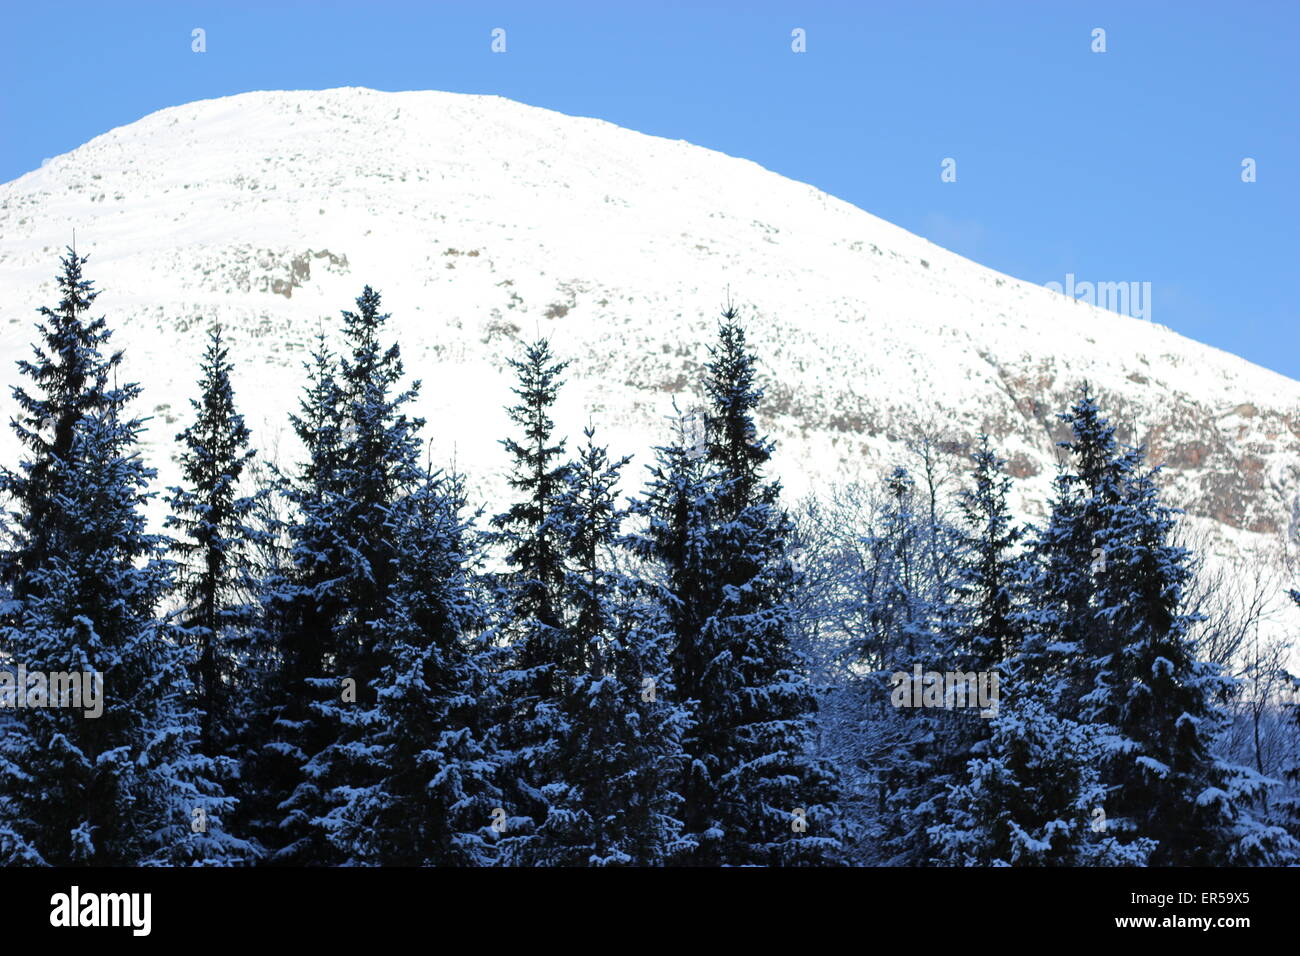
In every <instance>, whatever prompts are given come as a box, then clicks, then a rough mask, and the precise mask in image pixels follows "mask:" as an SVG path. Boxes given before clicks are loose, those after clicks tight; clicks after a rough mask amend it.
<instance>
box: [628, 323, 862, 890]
mask: <svg viewBox="0 0 1300 956" xmlns="http://www.w3.org/2000/svg"><path fill="white" fill-rule="evenodd" d="M711 356H712V359H711V361H710V363H709V365H708V374H707V377H706V387H707V390H708V398H709V408H708V410H707V412H706V413H705V416H704V419H705V433H706V441H705V447H706V449H707V451H706V454H705V455H704V456H703V459H702V460H700V461H699V462H697V463H695V464H698V465H699V466H700V470H701V471H702V474H692V472H693V470H694V469H693V467H692V462H691V458H692V454H693V452H688V451H687V450H686V449H682V448H674V449H669V450H667V451H661V452H660V465H659V468H658V469H657V471H656V473H655V474H654V476H653V478H652V481H651V483H650V486H649V487H648V488H647V490H646V493H645V500H644V501H643V502H642V504H641V506H640V510H641V511H642V513H643V514H645V515H647V516H648V517H649V519H650V520H649V522H648V524H647V528H646V529H645V531H644V533H643V534H642V536H641V543H640V546H639V550H640V551H641V553H642V554H643V556H645V557H647V558H651V559H653V560H655V561H657V562H659V563H660V564H661V565H662V566H663V568H664V578H665V582H666V586H667V588H668V595H667V598H668V602H669V605H668V611H669V619H670V621H671V624H672V630H673V640H674V644H675V648H674V654H673V673H674V683H675V685H676V688H677V693H678V695H679V696H680V697H681V698H682V699H683V700H685V701H687V702H688V705H689V706H690V707H691V708H692V713H691V718H692V725H691V728H690V729H689V730H688V731H687V734H686V737H685V741H684V746H685V749H686V751H687V755H688V758H689V764H688V766H687V770H686V774H685V776H684V779H683V781H682V783H681V785H680V792H681V795H682V797H683V800H684V803H683V811H682V813H683V822H684V824H685V827H684V834H685V836H686V838H687V839H688V840H690V841H692V842H693V844H694V846H693V847H692V849H691V850H690V851H689V852H687V853H685V854H683V855H682V857H681V858H680V859H681V862H683V863H686V864H691V865H720V864H721V865H791V864H800V863H815V862H822V861H825V860H827V859H829V858H830V857H832V856H833V855H834V854H835V853H836V852H837V850H838V847H839V841H838V840H837V839H836V837H835V835H834V832H835V829H834V828H835V820H834V801H835V788H834V780H833V776H832V774H831V772H830V770H829V768H828V767H827V766H826V765H825V763H824V762H822V761H820V760H818V759H816V758H814V757H813V755H812V754H811V743H812V734H813V724H812V722H813V715H814V710H815V701H814V698H813V696H812V693H811V690H810V686H809V683H808V678H807V662H806V661H805V660H803V659H802V657H801V655H799V654H798V653H797V652H796V651H795V649H794V648H793V647H792V643H791V639H792V636H793V632H794V622H793V609H792V607H791V605H790V603H789V595H790V590H791V587H792V583H793V580H794V576H795V572H794V570H793V568H792V566H791V563H790V560H789V554H788V551H789V541H790V534H791V522H790V519H789V517H788V516H787V515H786V513H785V512H784V510H783V509H782V508H781V506H780V503H779V497H780V488H779V485H778V484H777V483H776V482H774V481H768V480H767V478H766V476H765V475H764V473H763V466H764V465H765V464H766V462H767V461H768V459H769V458H770V457H771V452H772V446H771V443H770V442H769V441H767V440H766V439H763V438H761V437H760V436H759V435H758V433H757V429H756V428H755V425H754V421H753V413H754V410H755V408H756V407H757V406H758V404H759V403H760V401H761V399H762V389H761V388H760V387H759V386H758V384H757V381H756V376H755V367H754V366H755V363H754V358H753V356H752V355H751V354H750V352H749V350H748V348H747V346H746V343H745V334H744V331H743V329H742V328H741V326H740V325H739V323H737V322H736V313H735V311H734V310H732V309H730V308H728V309H727V311H726V312H724V313H723V322H722V323H721V324H720V327H719V341H718V344H717V346H715V347H713V348H712V349H711ZM683 492H684V493H685V494H687V495H689V496H691V498H690V499H689V500H687V499H683V497H682V493H683Z"/></svg>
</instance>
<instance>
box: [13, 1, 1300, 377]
mask: <svg viewBox="0 0 1300 956" xmlns="http://www.w3.org/2000/svg"><path fill="white" fill-rule="evenodd" d="M0 25H2V26H3V30H2V31H0V91H2V92H0V133H2V134H3V135H0V181H8V180H10V179H13V178H14V177H16V176H19V175H21V174H22V173H24V172H26V171H28V170H30V169H33V168H35V167H37V166H39V165H40V163H41V160H42V159H43V158H45V157H47V156H53V155H56V154H58V153H61V152H65V151H67V150H70V149H73V148H75V147H76V146H78V145H80V144H81V143H83V142H85V141H86V140H88V139H90V138H91V137H92V136H95V135H97V134H99V133H101V132H104V131H105V130H108V129H111V128H112V127H114V126H120V125H122V124H125V123H130V122H132V121H134V120H137V119H139V118H140V117H142V116H144V115H146V114H147V113H150V112H152V111H154V110H157V109H161V108H163V107H166V106H174V105H176V104H179V103H184V102H188V101H190V100H196V99H204V98H208V97H214V96H223V95H227V94H231V93H239V92H245V91H248V90H259V89H321V88H327V87H334V86H369V87H374V88H376V89H382V90H406V89H442V90H453V91H458V92H467V93H496V94H500V95H502V96H507V97H510V98H512V99H517V100H521V101H523V102H526V103H530V104H532V105H535V106H542V107H547V108H550V109H555V110H559V111H561V112H564V113H570V114H575V115H583V116H597V117H600V118H602V119H606V120H610V121H611V122H614V123H618V124H619V125H622V126H626V127H629V128H632V129H636V130H640V131H642V132H646V133H652V134H655V135H660V136H666V137H670V138H674V139H685V140H688V141H690V142H693V143H698V144H700V145H703V146H708V147H710V148H713V149H718V150H721V151H723V152H725V153H729V154H732V155H735V156H743V157H745V158H747V159H752V160H754V161H756V162H758V163H760V164H762V165H763V166H766V167H768V168H769V169H772V170H775V171H776V172H779V173H781V174H783V175H785V176H789V177H791V178H793V179H798V180H801V181H804V182H808V183H812V184H813V185H815V186H817V187H819V188H821V189H824V190H826V191H827V192H830V193H832V194H834V195H836V196H839V197H841V198H842V199H845V200H848V201H849V202H852V203H854V204H855V205H857V206H860V207H862V208H863V209H866V210H868V211H869V212H871V213H874V214H875V215H877V216H880V217H882V218H884V219H888V220H890V221H891V222H895V223H898V224H899V225H901V226H903V227H904V228H906V229H909V230H911V231H912V232H916V233H919V234H920V235H923V236H926V237H927V238H929V239H931V240H933V241H935V242H936V243H939V244H940V245H943V246H946V247H948V248H950V249H953V250H954V251H956V252H959V253H961V254H963V255H966V256H969V257H970V258H972V259H975V260H977V261H979V262H982V263H984V264H986V265H988V266H991V267H993V268H995V269H998V270H1001V271H1003V272H1006V273H1009V274H1011V275H1014V276H1018V277H1020V278H1024V279H1028V280H1030V281H1033V282H1039V283H1043V282H1048V281H1058V282H1063V281H1064V278H1065V275H1066V274H1067V273H1073V274H1074V275H1075V276H1076V279H1077V280H1079V281H1083V280H1091V281H1106V282H1120V281H1134V282H1150V283H1151V284H1152V285H1151V288H1152V312H1151V318H1153V319H1154V320H1155V321H1157V322H1160V323H1162V324H1165V325H1168V326H1170V327H1172V328H1174V329H1176V330H1178V331H1179V332H1182V333H1183V334H1185V335H1188V336H1191V337H1193V338H1196V339H1199V340H1201V341H1204V342H1208V343H1210V344H1212V345H1216V346H1218V347H1220V348H1223V349H1226V350H1228V351H1231V352H1235V353H1237V354H1239V355H1242V356H1244V357H1246V358H1248V359H1250V360H1252V361H1254V362H1257V363H1259V364H1261V365H1264V366H1267V367H1269V368H1273V369H1276V370H1278V371H1280V372H1283V373H1285V374H1288V375H1290V376H1292V377H1296V378H1300V348H1296V347H1292V343H1293V342H1294V341H1295V339H1296V334H1295V333H1296V332H1297V330H1300V305H1298V304H1297V296H1296V286H1297V283H1298V282H1300V105H1298V104H1300V3H1297V2H1295V0H1246V2H1226V0H1221V2H1215V3H1207V2H1195V0H1190V2H1189V0H1181V2H1153V0H1128V2H1124V3H1108V2H1089V3H1078V2H1068V0H1054V2H1046V0H1037V2H1028V0H1025V2H1021V0H981V2H972V0H951V2H929V0H917V2H890V3H876V2H838V3H768V2H762V0H732V2H728V3H718V2H707V0H705V2H691V3H685V2H675V0H656V2H653V3H648V2H646V3H631V2H628V3H623V2H611V0H604V2H582V3H563V2H547V0H530V2H525V3H439V2H432V3H431V2H425V3H398V2H383V0H371V2H352V3H330V2H318V3H286V2H276V0H268V2H264V3H252V2H226V3H180V2H167V3H164V2H156V3H114V4H106V3H102V2H98V3H80V2H70V3H60V4H58V5H50V4H24V5H22V6H18V5H17V4H7V5H6V6H5V7H4V8H3V12H2V13H0ZM195 27H202V28H203V29H204V30H205V31H206V34H207V51H206V52H205V53H203V54H201V55H200V54H195V53H193V52H192V51H191V30H192V29H193V28H195ZM497 27H500V28H503V29H505V30H506V53H504V54H494V53H492V51H491V49H490V43H491V31H492V30H493V29H494V28H497ZM1099 27H1100V28H1102V29H1104V30H1105V31H1106V52H1105V53H1094V52H1093V51H1092V49H1091V46H1092V44H1093V37H1092V31H1093V30H1094V29H1095V28H1099ZM795 28H801V29H803V30H804V31H806V45H807V51H806V52H805V53H801V54H796V53H793V52H792V50H791V31H792V30H793V29H795ZM948 157H951V158H953V159H955V160H956V162H957V167H956V169H957V181H956V182H950V183H945V182H941V179H940V171H941V169H940V164H941V162H942V160H943V159H945V158H948ZM1247 157H1249V158H1252V159H1254V160H1255V161H1256V164H1257V167H1256V168H1257V181H1256V182H1253V183H1243V182H1242V179H1241V163H1242V160H1243V159H1245V158H1247ZM2 241H3V237H0V242H2ZM1116 347H1117V348H1122V347H1123V344H1122V343H1117V344H1116Z"/></svg>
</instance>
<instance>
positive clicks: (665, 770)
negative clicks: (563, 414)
mask: <svg viewBox="0 0 1300 956" xmlns="http://www.w3.org/2000/svg"><path fill="white" fill-rule="evenodd" d="M593 436H594V430H593V429H592V428H590V427H589V428H588V429H587V431H586V439H587V441H586V444H585V445H584V446H583V448H582V450H581V452H580V454H579V456H578V458H577V459H576V460H575V461H574V462H572V463H571V467H570V469H569V473H568V475H567V480H566V484H565V488H564V490H563V491H562V492H561V493H560V495H559V500H558V501H557V505H556V511H557V514H558V516H559V519H560V520H559V528H560V536H561V539H562V540H563V542H564V557H565V559H566V566H565V578H564V583H563V596H564V600H565V605H566V610H567V618H568V624H567V629H568V633H569V634H570V635H571V636H572V638H573V639H574V640H575V642H576V644H577V646H578V648H579V649H580V651H581V655H582V659H581V661H580V663H579V664H578V668H577V670H576V671H575V672H573V673H571V674H565V675H564V677H565V678H566V686H565V687H564V689H563V693H562V700H563V702H564V708H565V716H566V721H565V724H566V732H565V734H564V736H563V737H562V738H561V739H560V740H559V741H558V747H557V761H558V764H559V765H560V766H562V767H564V768H565V769H566V773H565V776H564V783H563V785H564V787H565V789H563V790H557V791H555V792H554V799H553V800H552V806H551V810H550V812H549V814H548V816H547V819H546V820H545V821H544V822H543V823H542V825H541V826H540V827H539V831H538V834H539V837H540V840H541V841H542V842H544V843H545V844H546V847H547V851H548V852H547V857H548V860H549V862H552V863H556V864H561V865H563V864H568V865H592V866H609V865H635V866H651V865H661V864H663V863H664V862H666V861H668V860H670V859H671V858H672V857H673V856H674V855H675V854H677V853H679V852H680V850H681V849H682V847H683V844H682V841H681V838H680V835H679V834H680V828H681V823H680V821H679V820H678V819H677V817H676V813H677V810H678V805H679V803H680V796H679V795H678V794H677V793H676V792H675V791H674V789H673V787H674V786H675V784H676V782H677V777H678V775H679V774H680V772H681V770H682V767H683V764H684V754H683V752H682V750H681V735H682V731H683V729H684V727H685V724H686V721H687V715H686V711H685V708H683V707H682V706H681V705H680V704H679V703H676V702H675V701H674V700H673V697H674V689H673V685H672V675H671V673H670V671H669V668H668V642H669V636H670V635H669V632H668V629H667V627H666V621H665V620H664V619H663V616H662V614H661V612H660V611H659V608H658V607H657V606H656V605H655V604H654V603H653V601H652V600H651V594H650V592H649V591H648V590H647V588H646V587H645V586H644V584H643V582H641V581H640V580H638V578H637V577H636V576H634V575H632V574H629V573H627V572H626V571H623V570H621V569H620V567H619V566H620V564H622V563H624V561H623V556H622V555H621V553H620V552H621V540H620V530H621V526H622V522H623V519H624V517H625V511H624V509H623V508H621V507H620V506H619V505H618V502H617V493H618V482H619V473H620V471H621V469H622V468H623V466H624V465H626V463H627V462H628V461H629V459H628V458H623V459H621V460H619V461H611V460H610V459H609V456H608V452H607V451H606V449H605V448H604V447H602V446H600V445H597V444H596V443H595V441H594V437H593Z"/></svg>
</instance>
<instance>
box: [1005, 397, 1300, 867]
mask: <svg viewBox="0 0 1300 956" xmlns="http://www.w3.org/2000/svg"><path fill="white" fill-rule="evenodd" d="M1062 418H1063V420H1064V421H1065V422H1067V423H1068V424H1069V425H1070V426H1071V430H1072V433H1073V434H1072V438H1071V439H1070V440H1069V441H1066V442H1063V443H1062V445H1063V447H1065V448H1066V449H1067V450H1068V451H1069V452H1070V453H1071V459H1072V463H1073V465H1074V470H1073V471H1072V472H1067V473H1066V474H1065V475H1064V476H1063V478H1062V480H1061V481H1060V482H1058V499H1057V500H1056V502H1054V508H1053V513H1052V516H1051V519H1050V521H1049V524H1048V527H1047V528H1046V529H1045V531H1044V532H1043V535H1042V537H1041V538H1040V540H1039V541H1038V542H1037V545H1036V551H1037V553H1038V555H1039V557H1040V559H1041V560H1042V562H1043V563H1042V575H1041V578H1040V580H1039V581H1037V582H1035V591H1034V593H1035V594H1036V595H1037V596H1038V597H1039V599H1040V601H1041V602H1042V603H1041V605H1040V607H1041V608H1042V613H1040V615H1039V617H1038V620H1037V623H1038V625H1039V626H1040V627H1041V628H1043V629H1044V630H1045V633H1041V634H1039V635H1037V640H1036V641H1033V642H1030V641H1028V640H1027V644H1029V646H1030V647H1031V648H1033V649H1034V650H1035V652H1036V654H1037V656H1036V657H1031V658H1029V659H1028V660H1027V661H1026V663H1027V664H1029V665H1031V666H1032V665H1034V664H1036V663H1037V662H1038V661H1041V660H1047V661H1049V662H1053V661H1054V663H1049V667H1048V672H1049V673H1051V672H1053V671H1059V672H1060V674H1061V677H1062V682H1061V684H1060V687H1061V689H1062V693H1061V696H1060V697H1059V698H1058V701H1057V707H1058V708H1059V709H1058V713H1060V714H1062V715H1064V716H1067V717H1072V718H1074V719H1077V720H1080V721H1082V722H1087V723H1092V724H1096V725H1098V726H1100V727H1104V728H1108V733H1107V735H1106V738H1105V747H1106V750H1105V757H1104V760H1103V761H1102V764H1101V771H1102V783H1103V784H1104V785H1105V786H1106V787H1107V788H1108V790H1109V795H1108V797H1107V802H1106V805H1105V807H1104V811H1105V813H1106V816H1107V826H1108V830H1109V832H1111V833H1112V834H1113V835H1114V836H1115V837H1116V838H1117V839H1119V840H1121V841H1127V840H1130V839H1132V838H1134V837H1149V838H1152V839H1154V840H1156V841H1157V845H1156V848H1155V849H1154V851H1153V852H1152V853H1151V857H1150V862H1151V863H1152V865H1157V866H1186V865H1198V864H1199V865H1223V864H1231V863H1254V862H1266V861H1268V860H1271V859H1274V858H1275V856H1276V854H1278V853H1281V852H1285V849H1286V846H1287V845H1289V841H1288V840H1287V839H1286V834H1285V833H1284V832H1283V831H1281V830H1280V829H1279V828H1276V827H1268V826H1265V825H1263V824H1261V823H1260V822H1259V821H1257V820H1255V819H1254V818H1253V816H1252V815H1251V814H1250V813H1249V811H1248V810H1247V804H1248V803H1249V802H1250V801H1251V800H1253V799H1254V798H1255V797H1256V796H1258V794H1259V793H1260V790H1261V788H1262V787H1263V786H1264V785H1265V782H1264V781H1263V779H1262V778H1260V777H1259V776H1258V775H1257V774H1255V773H1254V772H1253V771H1251V770H1249V769H1247V768H1244V767H1235V766H1229V765H1228V764H1226V763H1225V762H1222V761H1220V760H1218V759H1216V758H1215V757H1214V755H1213V754H1212V751H1211V748H1212V743H1213V741H1214V738H1215V735H1216V734H1217V733H1219V731H1220V730H1221V729H1222V725H1223V721H1224V714H1223V711H1222V709H1221V702H1222V701H1223V700H1224V699H1225V698H1226V696H1227V695H1228V694H1229V693H1230V692H1231V683H1230V681H1229V680H1228V679H1227V678H1225V677H1224V676H1223V675H1222V674H1221V673H1220V671H1219V669H1218V668H1217V667H1216V666H1214V665H1211V664H1209V663H1206V662H1202V661H1198V660H1197V659H1196V656H1195V649H1194V647H1193V645H1192V641H1191V640H1190V638H1189V629H1190V627H1191V625H1192V624H1193V622H1194V618H1193V616H1192V615H1190V614H1188V613H1187V612H1186V611H1185V609H1184V589H1185V587H1186V585H1187V581H1188V577H1189V574H1190V571H1189V555H1188V553H1187V552H1186V550H1185V549H1183V548H1181V547H1178V546H1176V545H1175V544H1173V543H1172V535H1173V532H1174V528H1175V521H1176V512H1175V511H1174V510H1173V509H1172V508H1169V507H1168V506H1166V505H1164V504H1162V503H1161V502H1160V500H1159V496H1158V492H1157V488H1156V484H1155V472H1144V471H1143V470H1142V467H1141V462H1142V454H1141V452H1140V451H1138V450H1127V451H1120V450H1119V449H1118V446H1117V443H1116V441H1115V438H1114V428H1113V427H1112V426H1111V425H1110V424H1109V423H1108V422H1107V421H1106V420H1105V419H1104V418H1103V417H1102V416H1101V414H1100V412H1099V410H1098V408H1097V405H1096V402H1095V401H1094V399H1093V397H1092V395H1091V394H1090V393H1089V392H1088V390H1087V389H1086V387H1085V389H1084V392H1083V394H1082V395H1081V397H1080V398H1079V400H1078V401H1077V402H1076V403H1075V405H1074V406H1073V408H1072V409H1071V411H1070V412H1069V413H1067V414H1065V415H1063V416H1062ZM1040 670H1041V668H1040ZM1028 673H1032V670H1031V671H1029V672H1028Z"/></svg>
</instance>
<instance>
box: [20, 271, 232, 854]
mask: <svg viewBox="0 0 1300 956" xmlns="http://www.w3.org/2000/svg"><path fill="white" fill-rule="evenodd" d="M84 261H85V260H84V258H81V259H79V258H78V257H76V256H75V254H70V255H69V256H68V257H67V258H65V259H64V260H63V265H64V273H63V275H62V277H61V279H60V285H61V287H62V288H63V289H64V292H65V299H64V304H63V305H62V306H61V307H60V308H59V309H58V310H45V311H44V313H43V314H45V315H46V318H47V322H46V323H45V324H44V325H43V326H41V332H42V336H43V339H44V342H43V345H42V346H41V347H38V348H37V349H36V353H37V356H38V359H39V360H38V362H36V363H20V370H21V372H22V373H23V374H24V375H26V376H27V377H28V378H30V379H31V380H32V382H33V387H34V391H33V392H27V391H25V390H23V389H16V390H15V392H16V394H17V395H18V398H19V402H20V405H21V407H22V408H23V410H24V414H23V416H22V418H20V419H19V420H17V421H15V422H14V423H13V426H14V428H15V431H16V432H17V434H18V436H19V438H20V440H21V441H22V442H23V443H24V444H25V445H26V447H27V449H28V457H26V458H25V459H24V460H23V462H22V464H21V471H20V473H19V474H17V475H15V474H13V473H7V475H6V483H7V485H8V487H9V488H10V489H11V491H13V492H14V493H15V494H16V497H17V503H18V506H19V527H20V531H19V533H18V536H17V542H16V543H17V550H18V561H17V562H16V564H15V566H14V573H15V578H14V585H15V588H14V590H15V592H16V593H17V595H19V596H18V598H17V600H15V601H12V602H11V605H10V609H9V610H10V615H9V618H8V623H6V625H5V628H4V631H5V634H4V640H3V643H4V646H5V647H6V649H7V650H8V652H9V653H10V654H11V655H12V657H13V660H14V661H15V662H17V664H19V665H21V666H22V667H24V668H25V669H26V670H27V672H28V673H29V674H30V673H37V672H40V673H43V674H45V675H47V680H49V676H48V675H52V674H55V673H62V674H74V675H77V676H78V678H79V680H80V683H81V700H80V702H79V703H80V704H81V706H70V705H72V704H75V703H77V702H76V701H74V700H68V699H64V697H63V695H62V694H61V693H60V694H57V695H56V699H50V698H48V697H47V698H46V699H44V700H41V699H31V698H29V699H28V701H27V703H28V705H29V706H28V707H24V708H21V709H17V710H15V711H14V713H13V715H12V717H11V720H10V721H9V724H8V726H7V727H6V729H5V733H4V734H3V735H0V862H4V863H9V864H46V865H74V864H89V865H119V866H131V865H144V864H155V863H203V864H229V863H234V862H240V861H245V860H248V859H250V858H252V857H253V856H254V855H255V854H256V850H255V848H254V847H253V846H251V845H250V844H248V843H246V842H245V841H243V840H239V839H236V838H234V837H232V836H231V835H230V834H229V833H228V832H227V831H226V829H225V827H224V826H223V821H224V820H226V819H228V818H229V815H230V812H231V810H232V808H233V804H234V800H233V798H231V797H229V796H227V795H226V794H225V793H223V791H222V789H221V787H220V786H219V785H218V784H217V783H215V782H214V781H213V774H212V770H213V767H212V764H211V761H210V760H208V759H207V758H206V757H204V756H203V755H202V754H200V753H198V752H197V749H196V748H197V736H198V726H197V720H196V716H195V714H194V712H193V711H192V710H191V709H190V706H189V698H190V695H191V688H190V685H189V681H188V677H187V673H186V671H187V666H188V664H189V661H188V660H187V656H188V655H187V653H186V651H185V649H184V647H183V645H182V644H181V643H180V642H179V641H178V640H177V634H176V631H175V627H174V624H173V622H172V621H171V619H170V618H169V617H165V616H159V610H160V606H161V604H162V602H163V600H164V598H165V596H166V595H167V593H168V591H169V590H170V588H171V585H172V580H171V577H172V574H171V572H172V568H171V564H170V562H169V561H168V560H167V558H166V549H167V543H166V541H165V539H163V538H162V536H160V535H155V534H151V533H149V532H148V530H147V527H146V520H145V517H144V509H145V507H146V505H147V503H148V501H149V499H150V498H151V496H152V493H151V492H150V491H149V483H150V481H151V479H152V478H153V477H154V472H153V471H152V469H149V468H147V467H146V466H145V465H144V463H143V462H142V461H141V459H140V456H139V448H138V435H139V432H140V429H141V427H142V423H141V422H140V421H139V420H137V419H132V418H129V417H127V416H126V409H127V407H128V406H129V405H130V403H131V402H133V401H134V400H135V399H136V398H137V397H138V396H139V393H140V389H139V386H138V385H135V384H133V383H132V384H127V385H124V386H120V387H119V386H117V385H116V384H111V383H110V381H109V380H110V378H111V377H112V376H113V373H114V372H115V370H116V369H117V367H118V365H119V364H120V355H114V356H113V357H112V358H109V359H104V358H103V357H102V355H101V354H100V351H99V349H100V347H101V346H102V345H103V344H104V343H105V342H106V341H107V340H108V337H109V331H108V329H107V327H106V324H105V322H104V320H103V319H98V320H95V321H94V322H90V323H87V324H84V325H83V324H82V321H81V315H80V313H81V312H83V311H84V305H83V304H88V302H89V301H91V300H92V299H93V293H92V292H91V289H90V284H89V282H87V281H85V280H84V279H82V278H81V273H80V265H81V264H82V263H83V262H84ZM79 303H82V304H79ZM55 356H57V358H55ZM74 370H75V371H74Z"/></svg>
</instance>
